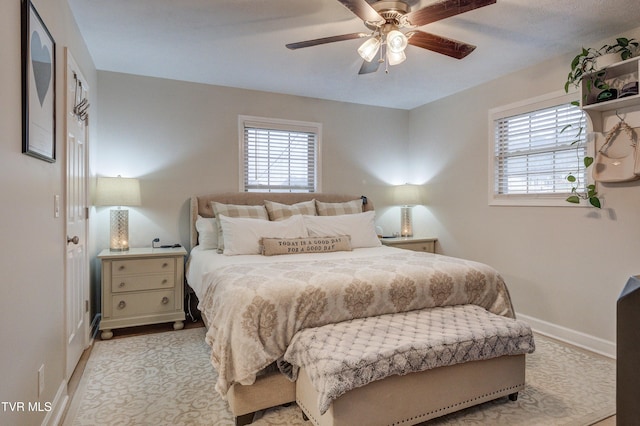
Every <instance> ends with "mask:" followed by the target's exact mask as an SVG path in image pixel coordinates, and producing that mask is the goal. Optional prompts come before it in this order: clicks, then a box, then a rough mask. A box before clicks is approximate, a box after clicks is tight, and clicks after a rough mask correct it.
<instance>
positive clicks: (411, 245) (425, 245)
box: [380, 237, 438, 253]
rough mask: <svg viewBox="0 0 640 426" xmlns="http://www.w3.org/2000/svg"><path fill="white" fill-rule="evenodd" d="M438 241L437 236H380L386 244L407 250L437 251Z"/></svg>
mask: <svg viewBox="0 0 640 426" xmlns="http://www.w3.org/2000/svg"><path fill="white" fill-rule="evenodd" d="M436 241H438V239H437V238H429V237H397V238H380V242H381V243H382V244H384V245H385V246H390V247H396V248H401V249H405V250H413V251H424V252H426V253H435V252H436Z"/></svg>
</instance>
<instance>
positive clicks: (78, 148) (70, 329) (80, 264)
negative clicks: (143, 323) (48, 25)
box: [65, 49, 90, 380]
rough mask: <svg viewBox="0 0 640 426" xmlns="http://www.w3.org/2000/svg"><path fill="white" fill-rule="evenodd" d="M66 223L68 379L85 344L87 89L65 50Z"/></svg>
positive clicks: (87, 316)
mask: <svg viewBox="0 0 640 426" xmlns="http://www.w3.org/2000/svg"><path fill="white" fill-rule="evenodd" d="M65 57H66V70H65V82H66V84H65V94H66V96H65V114H66V120H65V123H66V127H65V130H66V133H65V142H66V154H67V155H66V161H67V164H66V171H67V184H66V223H67V246H66V247H67V250H66V269H65V271H66V272H65V275H66V276H65V315H66V318H65V337H66V339H67V355H66V358H67V365H66V374H65V375H66V379H67V380H69V378H70V377H71V375H72V374H73V370H74V369H75V367H76V365H77V364H78V360H79V359H80V356H81V355H82V352H83V351H84V349H85V347H86V346H87V345H88V344H89V333H90V326H89V272H88V256H87V229H88V226H87V225H88V222H87V220H88V210H87V207H88V204H87V198H88V195H87V192H88V191H87V158H88V149H87V148H88V123H89V119H88V111H89V109H88V107H89V105H88V101H87V96H88V93H89V91H88V89H89V88H88V87H87V84H86V80H85V79H84V77H83V76H82V73H81V72H80V69H79V68H78V66H77V64H76V62H75V61H74V60H73V57H72V56H71V53H70V52H69V51H68V50H67V49H65Z"/></svg>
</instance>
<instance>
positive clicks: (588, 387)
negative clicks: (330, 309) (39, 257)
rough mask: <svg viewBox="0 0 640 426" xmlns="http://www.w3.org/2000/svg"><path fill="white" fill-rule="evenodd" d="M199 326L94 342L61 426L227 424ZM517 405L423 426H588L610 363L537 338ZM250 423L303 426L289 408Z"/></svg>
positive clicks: (606, 390)
mask: <svg viewBox="0 0 640 426" xmlns="http://www.w3.org/2000/svg"><path fill="white" fill-rule="evenodd" d="M204 334H205V329H204V328H193V329H187V330H180V331H172V332H167V333H159V334H148V335H144V336H134V337H127V338H124V339H115V340H107V341H98V342H96V343H95V347H94V348H93V351H92V353H91V356H90V357H89V360H88V362H87V366H86V369H85V372H84V375H83V377H82V379H81V381H80V385H79V387H78V390H77V391H76V394H75V396H74V398H73V401H72V402H71V405H70V407H69V412H68V414H67V418H66V419H65V422H64V425H68V426H71V425H74V426H83V425H87V426H89V425H91V426H99V425H185V426H186V425H216V426H218V425H229V426H230V425H233V418H232V416H231V413H230V412H229V409H228V406H227V403H226V402H225V401H224V400H222V399H221V398H220V396H219V395H218V394H217V392H216V391H215V390H214V383H215V375H216V373H215V370H214V369H213V367H212V366H211V364H210V362H209V353H210V350H209V347H208V346H207V344H206V343H205V341H204ZM535 338H536V352H535V353H533V354H531V355H527V374H526V388H525V390H524V391H523V392H520V396H519V398H518V400H517V401H516V402H510V401H508V400H507V398H506V397H505V398H501V399H498V400H496V401H492V402H488V403H485V404H482V405H479V406H477V407H472V408H469V409H466V410H463V411H460V412H458V413H453V414H450V415H447V416H444V417H441V418H439V419H434V420H431V421H429V422H426V423H423V424H424V425H456V424H465V425H467V424H468V425H545V426H547V425H590V424H592V423H594V422H597V421H599V420H601V419H603V418H606V417H608V416H610V415H613V414H614V413H615V362H614V361H613V360H611V359H607V358H605V357H601V356H598V355H594V354H591V353H589V352H586V351H583V350H580V349H577V348H574V347H570V346H567V345H564V344H562V343H559V342H556V341H554V340H551V339H548V338H545V337H543V336H540V335H536V337H535ZM253 424H255V425H260V426H270V425H307V426H308V425H310V424H311V423H308V422H304V421H303V420H302V416H301V412H300V410H299V409H298V407H297V406H296V405H295V404H293V405H292V406H289V407H280V408H275V409H270V410H266V411H264V412H260V413H258V414H256V417H255V419H254V423H253Z"/></svg>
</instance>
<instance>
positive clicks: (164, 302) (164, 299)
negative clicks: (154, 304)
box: [162, 296, 169, 305]
mask: <svg viewBox="0 0 640 426" xmlns="http://www.w3.org/2000/svg"><path fill="white" fill-rule="evenodd" d="M167 303H169V298H168V297H167V296H165V297H163V298H162V304H163V305H166V304H167Z"/></svg>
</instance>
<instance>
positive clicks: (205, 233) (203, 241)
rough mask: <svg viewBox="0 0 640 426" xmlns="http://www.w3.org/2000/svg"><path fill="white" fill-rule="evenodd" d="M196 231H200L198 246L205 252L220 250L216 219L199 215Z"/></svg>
mask: <svg viewBox="0 0 640 426" xmlns="http://www.w3.org/2000/svg"><path fill="white" fill-rule="evenodd" d="M196 231H198V245H199V246H200V247H202V248H203V249H205V250H212V249H213V250H215V249H217V248H218V230H217V229H216V219H215V218H213V217H202V216H200V215H198V218H197V219H196Z"/></svg>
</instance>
